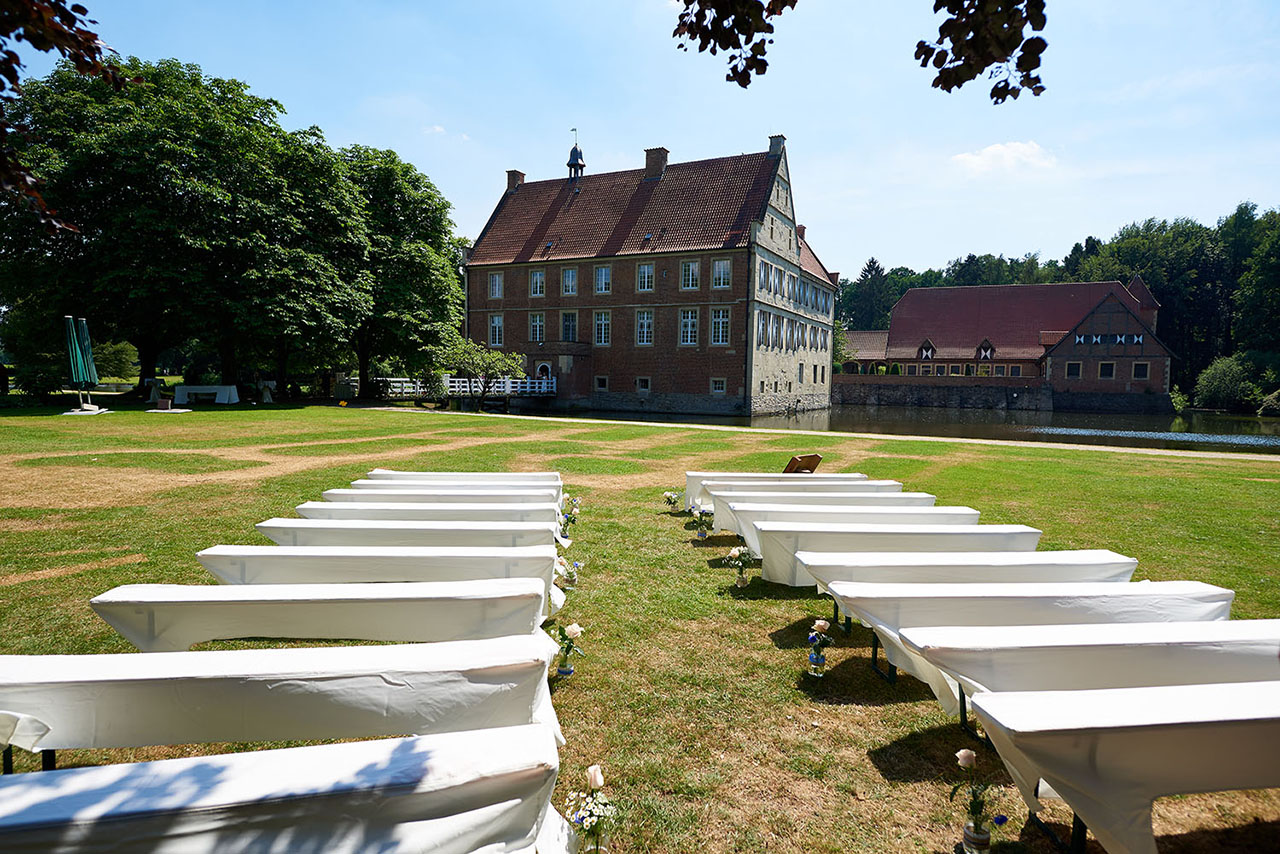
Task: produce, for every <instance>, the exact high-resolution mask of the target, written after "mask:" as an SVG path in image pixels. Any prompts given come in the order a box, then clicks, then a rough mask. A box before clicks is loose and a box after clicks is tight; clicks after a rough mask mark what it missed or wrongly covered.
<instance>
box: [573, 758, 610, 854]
mask: <svg viewBox="0 0 1280 854" xmlns="http://www.w3.org/2000/svg"><path fill="white" fill-rule="evenodd" d="M603 788H604V772H603V771H602V770H600V766H599V765H592V766H591V767H590V768H588V769H587V791H585V792H570V793H569V797H568V798H567V799H566V800H565V803H564V812H565V818H566V819H568V820H569V823H570V824H572V825H573V826H574V827H575V828H577V831H578V833H580V834H582V844H581V845H580V846H579V848H578V851H579V852H584V854H603V852H606V851H608V850H609V848H608V845H609V835H608V833H607V831H608V830H609V829H610V826H611V825H612V824H613V818H614V816H616V815H617V814H618V808H617V807H615V806H614V805H613V804H612V803H610V801H609V798H608V797H607V796H606V795H605V794H604V792H602V791H601V789H603Z"/></svg>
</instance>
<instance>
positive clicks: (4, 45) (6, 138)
mask: <svg viewBox="0 0 1280 854" xmlns="http://www.w3.org/2000/svg"><path fill="white" fill-rule="evenodd" d="M88 14H89V10H88V9H86V8H85V7H84V6H81V5H80V4H79V3H67V2H65V0H0V190H2V191H3V192H5V193H13V194H15V195H17V196H18V197H19V198H21V199H22V200H23V201H24V202H26V204H27V206H28V207H29V208H30V209H31V210H32V212H33V213H35V215H36V216H37V217H38V218H39V220H40V221H41V223H42V224H43V225H44V226H45V228H47V229H49V230H50V231H57V230H58V229H62V228H65V229H69V230H71V231H75V230H76V229H75V227H74V226H72V225H70V224H69V223H66V222H63V221H62V220H60V219H58V216H57V211H53V210H50V209H49V206H48V205H47V204H46V203H45V200H44V197H43V196H42V195H41V194H40V182H39V180H38V179H37V178H36V177H35V176H34V175H32V174H31V170H30V169H28V168H27V167H26V166H25V165H24V164H23V162H22V159H21V158H20V156H19V142H20V140H21V138H22V136H23V130H24V129H23V128H21V127H19V126H17V125H15V124H14V123H13V122H11V121H10V120H9V119H8V117H7V115H6V109H5V108H6V106H8V105H9V104H11V103H12V102H13V99H14V97H15V93H17V92H18V91H19V86H18V78H19V74H20V72H21V71H22V68H23V65H22V61H21V60H20V59H19V57H18V54H17V52H16V51H15V50H13V49H12V48H11V46H10V45H11V43H13V42H26V43H27V44H29V45H31V47H33V48H35V49H36V50H38V51H42V52H44V53H48V52H49V51H55V50H56V51H57V52H58V53H60V54H61V55H62V56H63V57H64V58H65V59H67V60H69V61H70V62H71V63H72V65H73V66H74V68H75V70H76V72H77V73H79V74H84V75H88V76H91V77H100V78H102V79H103V80H104V81H106V82H107V83H110V84H111V85H112V86H114V87H115V88H117V89H120V88H122V87H123V86H124V85H125V83H126V80H125V78H124V77H123V76H122V75H121V74H120V69H119V68H117V67H116V66H115V65H114V64H112V63H110V62H108V61H107V60H106V56H107V54H109V53H110V52H111V49H110V48H109V47H107V45H105V44H103V42H102V40H101V39H99V38H98V34H97V33H95V32H93V31H92V30H90V29H89V25H90V24H95V25H96V23H97V22H96V21H91V20H89V18H88V17H87V16H88Z"/></svg>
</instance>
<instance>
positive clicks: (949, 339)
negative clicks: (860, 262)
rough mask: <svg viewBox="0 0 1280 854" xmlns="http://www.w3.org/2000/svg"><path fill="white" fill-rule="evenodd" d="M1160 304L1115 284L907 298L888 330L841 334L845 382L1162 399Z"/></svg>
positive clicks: (949, 291)
mask: <svg viewBox="0 0 1280 854" xmlns="http://www.w3.org/2000/svg"><path fill="white" fill-rule="evenodd" d="M1159 308H1160V304H1159V303H1158V302H1156V299H1155V297H1154V296H1152V294H1151V291H1150V290H1149V289H1148V288H1147V286H1146V284H1145V283H1144V282H1143V281H1142V277H1141V276H1134V278H1133V280H1132V281H1131V282H1130V283H1129V284H1128V285H1127V286H1126V285H1123V284H1121V283H1120V282H1115V281H1112V282H1070V283H1062V284H1037V285H979V286H972V287H945V288H912V289H911V290H909V291H907V292H906V293H905V294H903V295H902V298H901V299H899V300H898V302H897V303H896V304H895V305H894V307H893V309H892V311H891V312H890V315H889V328H888V329H887V330H858V331H850V332H847V333H845V335H846V341H847V345H848V346H847V351H848V354H849V355H848V361H846V362H845V364H844V366H843V369H844V370H845V371H846V372H847V373H850V374H882V373H888V374H891V375H895V379H896V380H900V381H901V382H903V383H913V384H926V385H927V384H935V385H941V384H949V385H954V384H967V385H984V384H985V385H992V384H996V385H1008V384H1012V383H1017V382H1023V383H1025V384H1027V385H1030V384H1033V383H1035V384H1043V385H1047V386H1050V387H1051V388H1052V390H1053V391H1054V392H1055V393H1057V394H1067V395H1071V394H1076V393H1081V394H1090V395H1104V396H1109V395H1119V394H1156V395H1167V394H1168V392H1169V361H1170V358H1171V354H1170V352H1169V350H1168V348H1167V347H1165V346H1164V344H1162V343H1161V342H1160V340H1159V339H1157V338H1156V334H1155V329H1156V317H1157V314H1158V312H1159Z"/></svg>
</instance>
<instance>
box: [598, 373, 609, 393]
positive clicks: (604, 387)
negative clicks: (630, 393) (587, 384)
mask: <svg viewBox="0 0 1280 854" xmlns="http://www.w3.org/2000/svg"><path fill="white" fill-rule="evenodd" d="M608 390H609V377H607V376H604V375H597V376H596V391H608Z"/></svg>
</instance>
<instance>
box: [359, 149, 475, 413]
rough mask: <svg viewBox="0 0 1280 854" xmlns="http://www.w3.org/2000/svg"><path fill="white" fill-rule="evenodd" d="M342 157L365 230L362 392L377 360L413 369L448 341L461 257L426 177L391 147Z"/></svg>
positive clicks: (456, 316) (457, 302)
mask: <svg viewBox="0 0 1280 854" xmlns="http://www.w3.org/2000/svg"><path fill="white" fill-rule="evenodd" d="M342 157H343V160H344V161H345V163H346V166H347V172H348V174H349V175H350V176H351V180H352V181H353V182H354V183H355V185H356V187H358V188H359V192H360V194H361V196H362V197H363V198H364V202H365V207H366V211H367V214H366V217H367V224H368V229H369V240H370V250H369V254H368V257H367V259H366V261H365V263H364V264H363V266H362V273H363V274H364V275H365V276H366V277H367V278H368V280H369V283H370V287H371V295H370V299H371V305H370V311H369V312H368V313H367V314H366V315H365V316H364V317H363V319H362V320H361V321H360V323H359V324H358V325H356V326H355V327H354V329H353V332H352V335H351V346H352V347H353V348H354V349H355V352H356V361H357V364H358V371H359V377H360V388H361V394H364V393H365V391H364V390H365V389H369V388H371V384H370V376H369V365H370V361H371V360H372V359H373V358H374V357H377V356H380V357H389V358H394V359H396V360H398V361H400V362H401V363H403V364H404V365H405V366H406V368H407V369H408V371H409V372H410V373H418V372H419V371H421V370H423V369H424V368H425V367H426V366H427V365H429V364H430V362H431V361H432V359H431V356H432V353H434V352H437V351H438V350H439V349H440V348H441V346H442V345H443V344H444V342H445V341H446V340H448V337H449V333H450V332H451V331H452V330H453V329H455V328H456V327H457V325H458V322H459V321H460V319H461V312H462V284H461V281H460V279H459V275H458V269H459V267H460V262H461V255H460V248H459V244H458V243H457V241H455V240H454V239H453V237H452V234H451V232H452V230H453V223H452V222H450V221H449V208H450V205H449V203H448V202H447V201H446V200H445V198H444V197H443V196H442V195H440V192H439V191H438V190H437V189H436V188H435V186H434V185H433V184H432V183H431V181H430V179H428V178H427V176H426V175H424V174H422V173H421V172H419V171H418V170H417V169H415V168H414V167H413V166H412V165H411V164H409V163H406V162H404V161H403V160H401V159H400V158H399V157H398V156H397V155H396V153H395V152H394V151H380V150H378V149H374V148H367V147H365V146H359V145H357V146H351V147H349V148H345V149H343V150H342Z"/></svg>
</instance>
